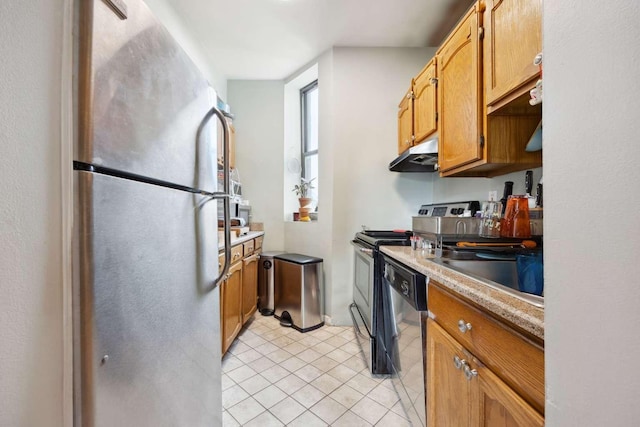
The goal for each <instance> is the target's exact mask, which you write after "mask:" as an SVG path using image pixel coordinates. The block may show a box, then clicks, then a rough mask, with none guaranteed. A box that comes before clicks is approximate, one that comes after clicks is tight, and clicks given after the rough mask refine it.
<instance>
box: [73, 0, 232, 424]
mask: <svg viewBox="0 0 640 427" xmlns="http://www.w3.org/2000/svg"><path fill="white" fill-rule="evenodd" d="M79 25H80V41H79V52H77V53H78V56H77V63H78V64H79V70H78V92H77V93H78V110H77V111H78V115H77V123H78V135H77V141H76V145H75V152H74V163H73V168H74V173H73V178H74V188H75V194H74V203H75V206H74V209H75V210H74V258H73V270H74V275H73V286H74V295H73V305H74V309H73V316H74V317H73V324H74V355H73V358H74V425H76V426H116V425H136V426H176V425H189V426H212V425H221V423H222V420H221V413H222V405H221V369H220V356H221V354H220V324H219V323H220V311H219V303H220V301H219V289H218V287H217V283H218V281H219V280H220V278H221V277H222V276H224V275H225V273H226V271H222V272H218V271H217V267H218V266H217V262H215V259H216V258H217V253H218V242H217V227H216V225H217V224H216V223H217V209H216V199H219V198H222V199H223V200H224V205H225V209H224V211H225V220H226V221H225V233H224V235H225V240H226V245H225V246H226V248H227V249H229V248H230V246H231V245H230V235H229V229H228V219H229V212H228V206H229V204H228V196H227V194H225V193H228V190H229V182H228V181H229V180H228V178H226V177H225V179H224V181H225V182H224V191H223V192H217V191H216V190H217V182H216V181H217V179H216V168H217V166H216V141H215V136H214V135H215V134H216V133H217V132H216V129H215V128H214V124H215V123H216V122H214V121H211V120H210V119H211V118H212V117H213V116H216V117H217V118H218V119H219V120H220V121H221V123H222V126H223V134H224V140H225V143H224V157H225V159H224V169H225V174H226V175H227V176H228V171H229V164H228V128H227V126H226V124H225V122H224V119H223V116H222V114H221V113H220V112H219V111H218V110H216V109H215V108H212V107H211V106H212V105H214V103H215V94H214V92H213V90H212V89H211V88H210V87H209V86H208V83H207V81H206V80H205V79H204V78H203V76H202V75H201V74H200V72H199V70H198V69H197V68H196V67H195V66H194V64H193V63H192V62H191V61H190V59H189V58H188V56H187V55H186V54H185V52H183V51H182V49H181V48H180V47H179V46H178V45H177V44H176V43H175V42H174V41H173V40H172V38H171V37H170V35H169V33H168V32H167V31H166V29H165V28H164V27H163V26H162V25H161V24H160V23H159V22H158V21H157V20H156V19H155V17H154V16H153V15H152V14H151V13H150V11H149V10H148V9H147V7H146V5H145V4H144V3H143V2H142V1H140V0H129V1H127V2H126V3H125V2H124V1H121V0H119V1H100V0H86V1H81V2H80V19H79ZM212 202H213V203H212ZM225 264H226V265H229V264H230V256H229V253H228V252H227V254H226V263H225ZM225 269H226V268H225Z"/></svg>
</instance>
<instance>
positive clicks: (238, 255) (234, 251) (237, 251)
mask: <svg viewBox="0 0 640 427" xmlns="http://www.w3.org/2000/svg"><path fill="white" fill-rule="evenodd" d="M242 249H243V248H242V245H237V246H233V247H232V248H231V265H233V264H234V263H236V262H238V261H239V260H241V259H242ZM223 266H224V252H222V253H221V254H220V255H218V268H219V269H220V270H222V267H223Z"/></svg>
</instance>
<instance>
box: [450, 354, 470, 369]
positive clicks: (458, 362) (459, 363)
mask: <svg viewBox="0 0 640 427" xmlns="http://www.w3.org/2000/svg"><path fill="white" fill-rule="evenodd" d="M453 366H455V367H456V369H460V368H462V367H463V366H467V361H466V360H464V359H460V358H459V357H458V356H453Z"/></svg>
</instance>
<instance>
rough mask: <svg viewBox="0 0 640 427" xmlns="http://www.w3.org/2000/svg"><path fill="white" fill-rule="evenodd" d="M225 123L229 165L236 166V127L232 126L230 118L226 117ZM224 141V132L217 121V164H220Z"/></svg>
mask: <svg viewBox="0 0 640 427" xmlns="http://www.w3.org/2000/svg"><path fill="white" fill-rule="evenodd" d="M226 120H227V125H228V126H229V167H231V168H235V167H236V129H235V128H234V127H233V123H232V122H231V119H229V118H227V119H226ZM223 142H224V132H223V130H222V125H221V124H220V123H218V146H217V150H218V153H217V157H218V164H219V165H222V157H223V154H224V153H223V152H222V151H223V148H224V147H223V145H222V143H223Z"/></svg>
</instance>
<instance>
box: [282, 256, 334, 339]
mask: <svg viewBox="0 0 640 427" xmlns="http://www.w3.org/2000/svg"><path fill="white" fill-rule="evenodd" d="M274 258H275V294H274V295H275V298H274V303H275V312H274V316H275V317H276V319H280V324H281V325H283V326H291V327H293V328H295V329H297V330H298V331H300V332H308V331H312V330H314V329H318V328H319V327H321V326H322V325H324V285H323V283H322V258H316V257H312V256H308V255H301V254H282V255H276V256H275V257H274Z"/></svg>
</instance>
